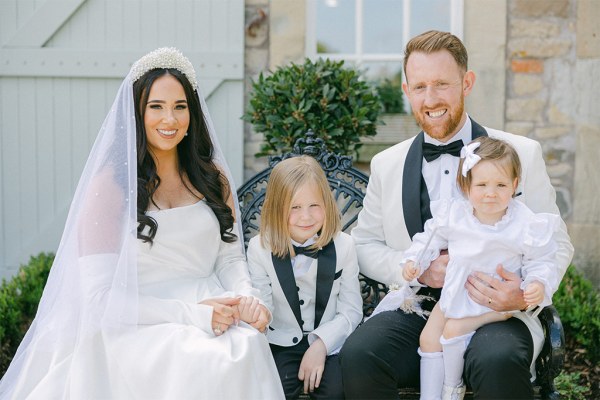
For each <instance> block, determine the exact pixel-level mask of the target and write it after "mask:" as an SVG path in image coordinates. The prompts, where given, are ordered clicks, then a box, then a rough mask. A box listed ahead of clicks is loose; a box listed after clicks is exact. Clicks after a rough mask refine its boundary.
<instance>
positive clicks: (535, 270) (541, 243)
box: [521, 213, 560, 310]
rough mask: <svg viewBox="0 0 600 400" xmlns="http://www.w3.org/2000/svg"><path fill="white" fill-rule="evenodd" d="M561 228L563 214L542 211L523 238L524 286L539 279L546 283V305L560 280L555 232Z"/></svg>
mask: <svg viewBox="0 0 600 400" xmlns="http://www.w3.org/2000/svg"><path fill="white" fill-rule="evenodd" d="M559 228H560V217H559V216H558V215H555V214H549V213H538V214H535V215H533V216H532V217H531V219H530V220H529V221H528V225H527V228H526V229H525V234H524V240H523V268H522V272H523V273H522V275H523V282H522V283H521V289H523V290H525V288H526V287H527V285H529V284H530V283H532V282H534V281H538V282H540V283H542V284H543V285H544V291H545V293H544V300H543V301H542V303H541V304H540V305H539V309H540V310H541V309H542V308H543V307H545V306H547V305H550V304H552V295H553V294H554V292H556V290H557V289H558V285H559V284H560V273H559V271H558V270H557V267H556V252H557V251H558V244H557V243H556V241H555V240H554V237H553V236H554V233H555V232H556V231H557V230H558V229H559Z"/></svg>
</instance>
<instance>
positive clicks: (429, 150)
mask: <svg viewBox="0 0 600 400" xmlns="http://www.w3.org/2000/svg"><path fill="white" fill-rule="evenodd" d="M462 148H463V141H462V140H457V141H455V142H452V143H450V144H446V145H442V146H436V145H435V144H431V143H423V157H425V159H426V160H427V162H431V161H433V160H435V159H436V158H438V157H439V156H441V155H442V154H450V155H451V156H454V157H460V149H462Z"/></svg>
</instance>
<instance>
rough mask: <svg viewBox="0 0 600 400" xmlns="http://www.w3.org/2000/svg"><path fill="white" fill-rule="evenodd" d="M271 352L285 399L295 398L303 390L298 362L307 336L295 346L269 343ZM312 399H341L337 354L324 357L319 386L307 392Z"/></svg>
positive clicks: (341, 391) (340, 380)
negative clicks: (323, 367) (299, 377)
mask: <svg viewBox="0 0 600 400" xmlns="http://www.w3.org/2000/svg"><path fill="white" fill-rule="evenodd" d="M270 346H271V353H273V359H274V360H275V364H276V365H277V371H278V372H279V378H280V379H281V384H282V386H283V392H284V393H285V398H286V399H297V398H298V397H299V396H300V394H301V393H302V392H303V391H304V382H303V381H301V380H300V379H298V371H299V370H300V363H301V362H302V357H303V356H304V353H306V350H308V347H309V345H308V337H307V336H304V338H303V339H302V340H301V341H300V343H298V344H297V345H295V346H291V347H282V346H277V345H274V344H271V345H270ZM309 395H310V397H311V398H312V399H332V400H334V399H343V398H344V387H343V385H342V368H341V365H340V360H339V356H338V355H337V354H336V355H332V356H328V357H327V358H326V359H325V369H324V370H323V376H322V377H321V383H320V384H319V388H318V389H316V390H315V391H314V392H312V393H309Z"/></svg>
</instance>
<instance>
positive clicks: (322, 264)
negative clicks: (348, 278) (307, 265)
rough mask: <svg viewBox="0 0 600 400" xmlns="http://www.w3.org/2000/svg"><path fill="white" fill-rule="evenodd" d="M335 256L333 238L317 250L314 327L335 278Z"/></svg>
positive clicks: (319, 319) (327, 300) (319, 317)
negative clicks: (321, 248)
mask: <svg viewBox="0 0 600 400" xmlns="http://www.w3.org/2000/svg"><path fill="white" fill-rule="evenodd" d="M336 264H337V256H336V252H335V244H334V243H333V240H332V241H331V242H329V244H327V245H326V246H325V247H323V250H321V251H320V252H319V264H318V265H317V290H316V299H315V327H314V328H315V329H317V327H318V326H319V324H320V323H321V318H323V314H324V313H325V308H326V307H327V303H328V302H329V296H330V295H331V288H332V286H333V281H334V279H335V266H336Z"/></svg>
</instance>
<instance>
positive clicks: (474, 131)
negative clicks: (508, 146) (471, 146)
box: [471, 118, 488, 139]
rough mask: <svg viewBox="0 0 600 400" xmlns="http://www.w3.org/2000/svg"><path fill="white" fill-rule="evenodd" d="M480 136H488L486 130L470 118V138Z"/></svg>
mask: <svg viewBox="0 0 600 400" xmlns="http://www.w3.org/2000/svg"><path fill="white" fill-rule="evenodd" d="M480 136H488V133H487V131H486V130H485V128H484V127H483V126H481V125H479V124H478V123H477V122H475V121H473V118H471V139H476V138H478V137H480Z"/></svg>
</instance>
